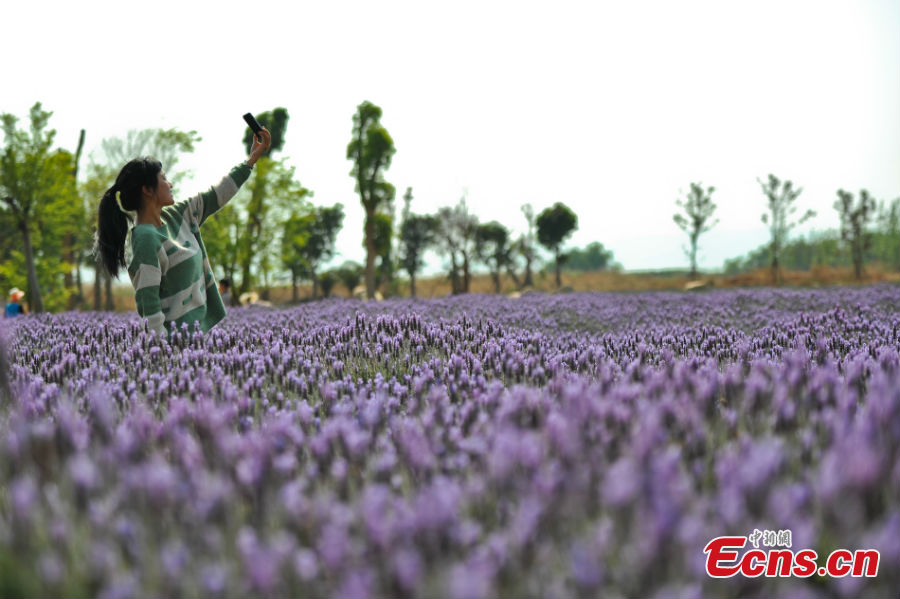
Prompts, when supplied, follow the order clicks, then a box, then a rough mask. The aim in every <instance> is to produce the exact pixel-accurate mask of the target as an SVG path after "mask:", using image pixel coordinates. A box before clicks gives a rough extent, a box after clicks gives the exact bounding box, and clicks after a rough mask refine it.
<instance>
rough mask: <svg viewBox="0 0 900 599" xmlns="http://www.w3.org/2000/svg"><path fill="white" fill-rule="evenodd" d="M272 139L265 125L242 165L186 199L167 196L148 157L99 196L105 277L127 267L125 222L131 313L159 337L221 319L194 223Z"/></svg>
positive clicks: (222, 199) (226, 194) (162, 177)
mask: <svg viewBox="0 0 900 599" xmlns="http://www.w3.org/2000/svg"><path fill="white" fill-rule="evenodd" d="M271 142H272V137H271V134H270V133H269V130H268V129H265V128H263V130H262V131H261V132H260V133H259V134H258V136H255V137H254V139H253V147H252V148H251V150H250V156H249V157H248V158H247V160H246V161H245V162H242V163H241V164H239V165H238V166H236V167H234V168H233V169H231V172H230V173H229V174H228V175H226V176H225V177H223V178H222V180H221V181H220V182H219V183H218V184H217V185H214V186H213V187H212V188H210V190H209V191H206V192H204V193H200V194H198V195H196V196H194V197H192V198H191V199H189V200H186V201H182V202H178V203H177V204H176V203H175V201H174V200H173V199H172V184H171V183H169V181H168V180H167V179H166V174H165V172H164V171H163V170H162V165H161V164H160V162H159V161H158V160H155V159H153V158H135V159H134V160H132V161H130V162H129V163H128V164H126V165H125V166H124V167H122V170H121V171H120V172H119V176H118V177H116V182H115V184H114V185H113V186H112V187H110V188H109V189H108V190H107V191H106V193H104V194H103V198H102V199H101V200H100V208H99V211H98V221H97V252H98V254H99V256H100V260H101V262H102V264H103V266H104V267H105V268H106V270H107V271H108V272H109V274H110V275H111V276H113V277H116V276H118V273H119V269H120V268H125V267H126V263H125V241H126V236H127V234H128V223H129V221H131V222H134V220H135V219H134V218H133V217H132V216H131V215H129V214H126V212H134V213H136V215H137V216H136V221H137V222H136V223H135V224H134V227H133V228H132V229H131V249H132V259H131V263H130V264H128V265H127V268H128V274H129V275H130V276H131V283H132V285H134V299H135V303H136V304H137V311H138V314H140V315H141V316H142V317H143V318H145V319H147V323H148V325H149V327H150V328H151V329H152V330H154V331H157V332H158V333H160V334H162V333H164V332H165V330H166V328H172V327H180V326H181V324H182V323H186V324H187V325H188V326H192V325H193V324H194V322H199V323H200V328H201V329H203V330H204V331H208V330H209V329H210V328H212V327H213V326H214V325H215V324H216V323H217V322H219V321H220V320H222V318H224V317H225V306H224V305H223V303H222V297H221V295H219V289H218V287H217V285H216V281H215V278H214V277H213V271H212V267H211V266H210V264H209V258H208V257H207V255H206V248H205V247H204V246H203V240H202V239H201V238H200V225H202V224H203V222H204V221H206V219H207V218H209V216H210V215H212V214H215V213H216V212H217V211H218V210H219V209H220V208H222V206H224V205H225V204H226V203H227V202H228V200H230V199H231V198H232V197H234V195H235V194H236V193H237V191H238V188H239V187H240V186H241V185H243V184H244V182H245V181H246V180H247V179H248V178H249V177H250V172H251V169H252V168H253V165H254V164H256V161H257V160H258V159H259V158H260V157H261V156H262V155H263V154H265V152H266V150H268V149H269V145H270V144H271Z"/></svg>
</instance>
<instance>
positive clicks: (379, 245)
mask: <svg viewBox="0 0 900 599" xmlns="http://www.w3.org/2000/svg"><path fill="white" fill-rule="evenodd" d="M373 220H374V223H375V227H374V228H375V238H374V244H373V245H374V248H375V256H376V257H377V258H378V264H377V266H376V268H375V288H376V289H378V288H379V287H381V285H382V283H384V282H385V281H388V282H389V281H392V280H393V278H394V258H393V256H392V255H391V250H392V249H393V240H394V222H393V219H392V218H391V215H390V214H388V213H387V212H384V211H382V210H378V212H376V213H375V217H374V219H373Z"/></svg>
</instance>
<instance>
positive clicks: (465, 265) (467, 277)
mask: <svg viewBox="0 0 900 599" xmlns="http://www.w3.org/2000/svg"><path fill="white" fill-rule="evenodd" d="M470 280H471V274H470V273H469V254H468V253H467V252H463V293H469V282H470Z"/></svg>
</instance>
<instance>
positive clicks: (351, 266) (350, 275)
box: [335, 260, 363, 297]
mask: <svg viewBox="0 0 900 599" xmlns="http://www.w3.org/2000/svg"><path fill="white" fill-rule="evenodd" d="M335 274H336V275H337V278H338V279H339V280H340V281H341V284H342V285H343V286H344V287H346V288H347V295H349V296H350V297H352V296H353V290H354V289H356V287H357V286H358V285H359V282H360V281H362V278H363V266H362V264H357V263H356V262H353V261H349V260H348V261H347V262H344V263H343V264H341V265H340V266H339V267H338V268H337V271H335Z"/></svg>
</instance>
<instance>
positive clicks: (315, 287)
mask: <svg viewBox="0 0 900 599" xmlns="http://www.w3.org/2000/svg"><path fill="white" fill-rule="evenodd" d="M312 284H313V296H312V298H313V299H318V297H319V277H318V276H317V275H316V271H315V270H313V271H312Z"/></svg>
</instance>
